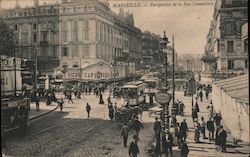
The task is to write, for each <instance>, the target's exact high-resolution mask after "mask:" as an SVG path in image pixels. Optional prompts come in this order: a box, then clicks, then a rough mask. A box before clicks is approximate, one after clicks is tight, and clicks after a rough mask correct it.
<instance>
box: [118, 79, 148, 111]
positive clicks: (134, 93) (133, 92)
mask: <svg viewBox="0 0 250 157" xmlns="http://www.w3.org/2000/svg"><path fill="white" fill-rule="evenodd" d="M145 88H146V84H145V83H144V82H142V81H136V82H129V83H127V84H125V85H124V86H122V87H121V90H122V99H123V101H124V102H125V103H126V104H127V103H128V104H129V105H130V106H139V105H141V104H143V103H145V97H146V94H145V92H144V91H145Z"/></svg>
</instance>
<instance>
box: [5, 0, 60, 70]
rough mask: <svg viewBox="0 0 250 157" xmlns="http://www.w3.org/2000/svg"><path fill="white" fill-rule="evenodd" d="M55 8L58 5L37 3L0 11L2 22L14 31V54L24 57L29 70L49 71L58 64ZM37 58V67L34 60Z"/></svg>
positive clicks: (57, 16)
mask: <svg viewBox="0 0 250 157" xmlns="http://www.w3.org/2000/svg"><path fill="white" fill-rule="evenodd" d="M59 9H60V5H59V4H58V3H57V4H52V5H46V4H45V5H42V6H39V5H38V0H35V1H34V6H33V7H25V8H21V7H20V5H19V3H18V1H17V3H16V6H15V8H14V9H10V10H7V11H3V12H2V16H3V18H4V20H5V22H6V23H7V24H8V25H9V26H10V27H11V28H12V30H13V31H14V38H15V45H16V48H15V52H16V57H21V58H25V59H27V60H28V61H27V63H26V64H27V65H29V66H30V68H31V70H35V68H37V70H38V71H39V72H40V73H50V74H51V73H52V72H53V68H54V67H56V66H58V65H59V59H60V58H59ZM36 62H37V67H36V66H35V63H36Z"/></svg>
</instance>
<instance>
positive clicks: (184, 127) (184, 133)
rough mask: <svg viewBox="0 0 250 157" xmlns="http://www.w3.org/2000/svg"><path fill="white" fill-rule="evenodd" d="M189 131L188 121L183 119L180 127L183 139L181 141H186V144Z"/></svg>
mask: <svg viewBox="0 0 250 157" xmlns="http://www.w3.org/2000/svg"><path fill="white" fill-rule="evenodd" d="M187 130H188V126H187V122H186V119H183V121H182V122H181V126H180V138H181V141H184V142H185V141H186V138H187Z"/></svg>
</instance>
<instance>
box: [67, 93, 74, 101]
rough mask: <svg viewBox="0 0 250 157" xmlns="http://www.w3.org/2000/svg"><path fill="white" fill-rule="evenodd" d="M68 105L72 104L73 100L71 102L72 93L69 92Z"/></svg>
mask: <svg viewBox="0 0 250 157" xmlns="http://www.w3.org/2000/svg"><path fill="white" fill-rule="evenodd" d="M68 99H69V100H68V104H69V102H72V103H73V100H72V93H71V92H69V95H68Z"/></svg>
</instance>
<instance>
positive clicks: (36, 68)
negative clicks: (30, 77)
mask: <svg viewBox="0 0 250 157" xmlns="http://www.w3.org/2000/svg"><path fill="white" fill-rule="evenodd" d="M35 51H36V53H35V54H36V56H35V57H36V58H35V60H36V63H35V64H36V65H35V89H36V88H37V87H36V86H37V47H35Z"/></svg>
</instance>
